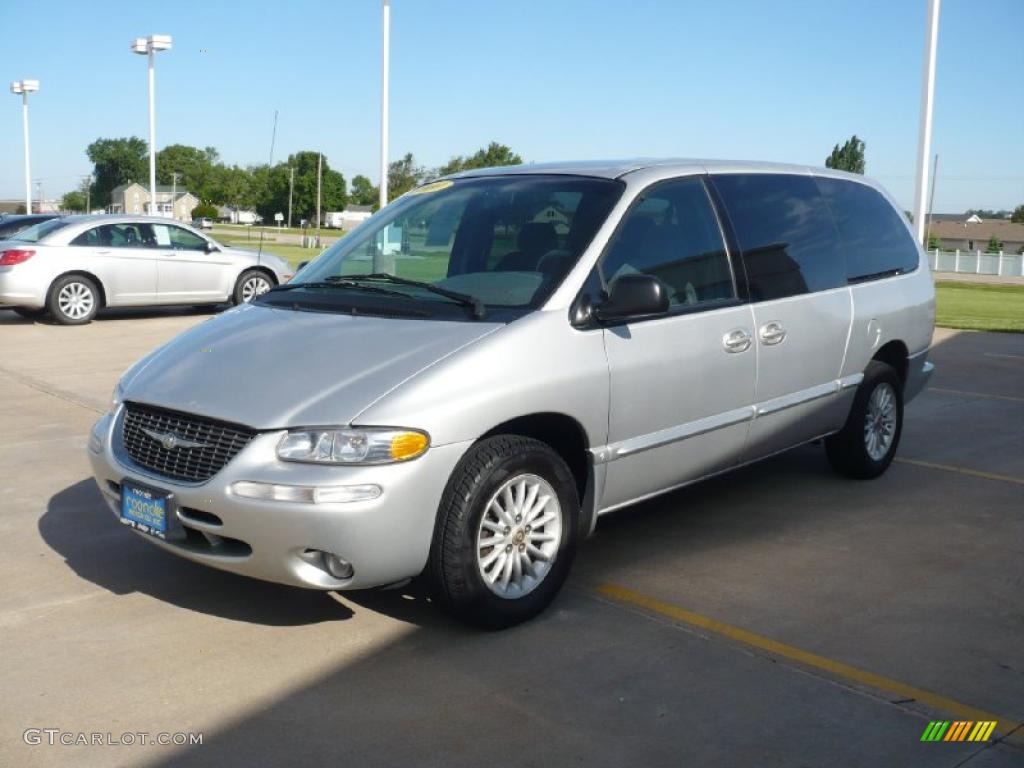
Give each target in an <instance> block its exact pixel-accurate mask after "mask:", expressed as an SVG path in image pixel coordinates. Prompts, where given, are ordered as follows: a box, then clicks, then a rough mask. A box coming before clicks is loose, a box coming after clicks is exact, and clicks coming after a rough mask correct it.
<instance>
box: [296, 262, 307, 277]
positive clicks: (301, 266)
mask: <svg viewBox="0 0 1024 768" xmlns="http://www.w3.org/2000/svg"><path fill="white" fill-rule="evenodd" d="M307 264H309V262H308V261H300V262H299V266H297V267H296V268H295V274H298V273H299V270H300V269H302V268H303V267H305V266H306V265H307Z"/></svg>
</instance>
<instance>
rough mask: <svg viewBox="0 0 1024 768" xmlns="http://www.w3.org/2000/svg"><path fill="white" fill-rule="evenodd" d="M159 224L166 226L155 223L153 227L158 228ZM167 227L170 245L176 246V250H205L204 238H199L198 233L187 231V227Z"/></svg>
mask: <svg viewBox="0 0 1024 768" xmlns="http://www.w3.org/2000/svg"><path fill="white" fill-rule="evenodd" d="M161 226H166V225H160V224H157V225H156V227H154V228H155V229H159V228H160V227H161ZM167 229H168V230H169V237H170V241H171V246H172V247H174V248H176V249H177V250H179V251H205V250H206V240H204V239H203V238H201V237H200V236H199V235H197V234H195V233H194V232H189V231H188V230H187V229H182V228H181V227H174V226H167Z"/></svg>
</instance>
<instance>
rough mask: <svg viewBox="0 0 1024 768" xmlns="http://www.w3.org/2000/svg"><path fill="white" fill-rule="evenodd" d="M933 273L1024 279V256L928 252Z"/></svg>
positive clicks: (1001, 253)
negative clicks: (958, 273) (957, 273)
mask: <svg viewBox="0 0 1024 768" xmlns="http://www.w3.org/2000/svg"><path fill="white" fill-rule="evenodd" d="M928 263H929V264H930V265H931V268H932V272H960V273H962V274H969V275H999V276H1001V277H1024V254H1020V253H1003V252H1002V251H1000V252H999V253H984V252H982V251H940V250H934V251H928Z"/></svg>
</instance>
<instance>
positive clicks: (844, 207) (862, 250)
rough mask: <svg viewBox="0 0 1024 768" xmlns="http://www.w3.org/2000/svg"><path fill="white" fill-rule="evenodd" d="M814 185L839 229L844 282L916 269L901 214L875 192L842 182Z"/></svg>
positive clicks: (914, 252) (914, 251)
mask: <svg viewBox="0 0 1024 768" xmlns="http://www.w3.org/2000/svg"><path fill="white" fill-rule="evenodd" d="M817 182H818V187H819V189H821V194H822V195H823V196H824V198H825V200H826V201H827V202H828V205H829V208H831V209H832V214H833V215H834V217H835V220H836V225H837V226H838V227H839V235H840V242H841V243H842V247H843V252H844V255H845V257H846V277H847V279H848V280H850V281H852V282H858V281H862V280H870V279H871V278H874V277H885V276H886V275H892V274H898V273H900V272H911V271H913V270H914V269H916V268H917V261H918V255H917V246H916V245H914V239H913V238H912V237H911V236H910V232H909V231H907V227H906V224H905V223H904V221H903V217H902V216H901V214H900V213H899V212H897V211H896V209H895V208H893V207H892V206H891V205H890V204H889V201H888V200H886V199H885V198H884V197H882V195H881V194H879V192H878V190H876V189H873V188H871V187H869V186H867V185H865V184H858V183H857V182H852V181H843V180H842V179H827V178H819V179H817Z"/></svg>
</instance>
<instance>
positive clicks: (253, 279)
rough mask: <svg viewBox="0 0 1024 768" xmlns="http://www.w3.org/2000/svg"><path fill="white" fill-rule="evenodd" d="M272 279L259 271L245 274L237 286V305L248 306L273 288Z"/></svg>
mask: <svg viewBox="0 0 1024 768" xmlns="http://www.w3.org/2000/svg"><path fill="white" fill-rule="evenodd" d="M273 285H274V284H273V283H272V282H271V281H270V278H269V277H267V276H266V275H265V274H264V273H263V272H260V271H259V270H255V269H250V270H248V271H246V272H243V273H242V274H241V276H240V277H239V278H238V282H237V283H236V284H235V295H234V299H235V304H248V303H249V302H250V301H252V300H253V299H255V298H256V297H257V296H261V295H263V294H264V293H266V292H267V291H269V290H270V289H271V288H272V287H273Z"/></svg>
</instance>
